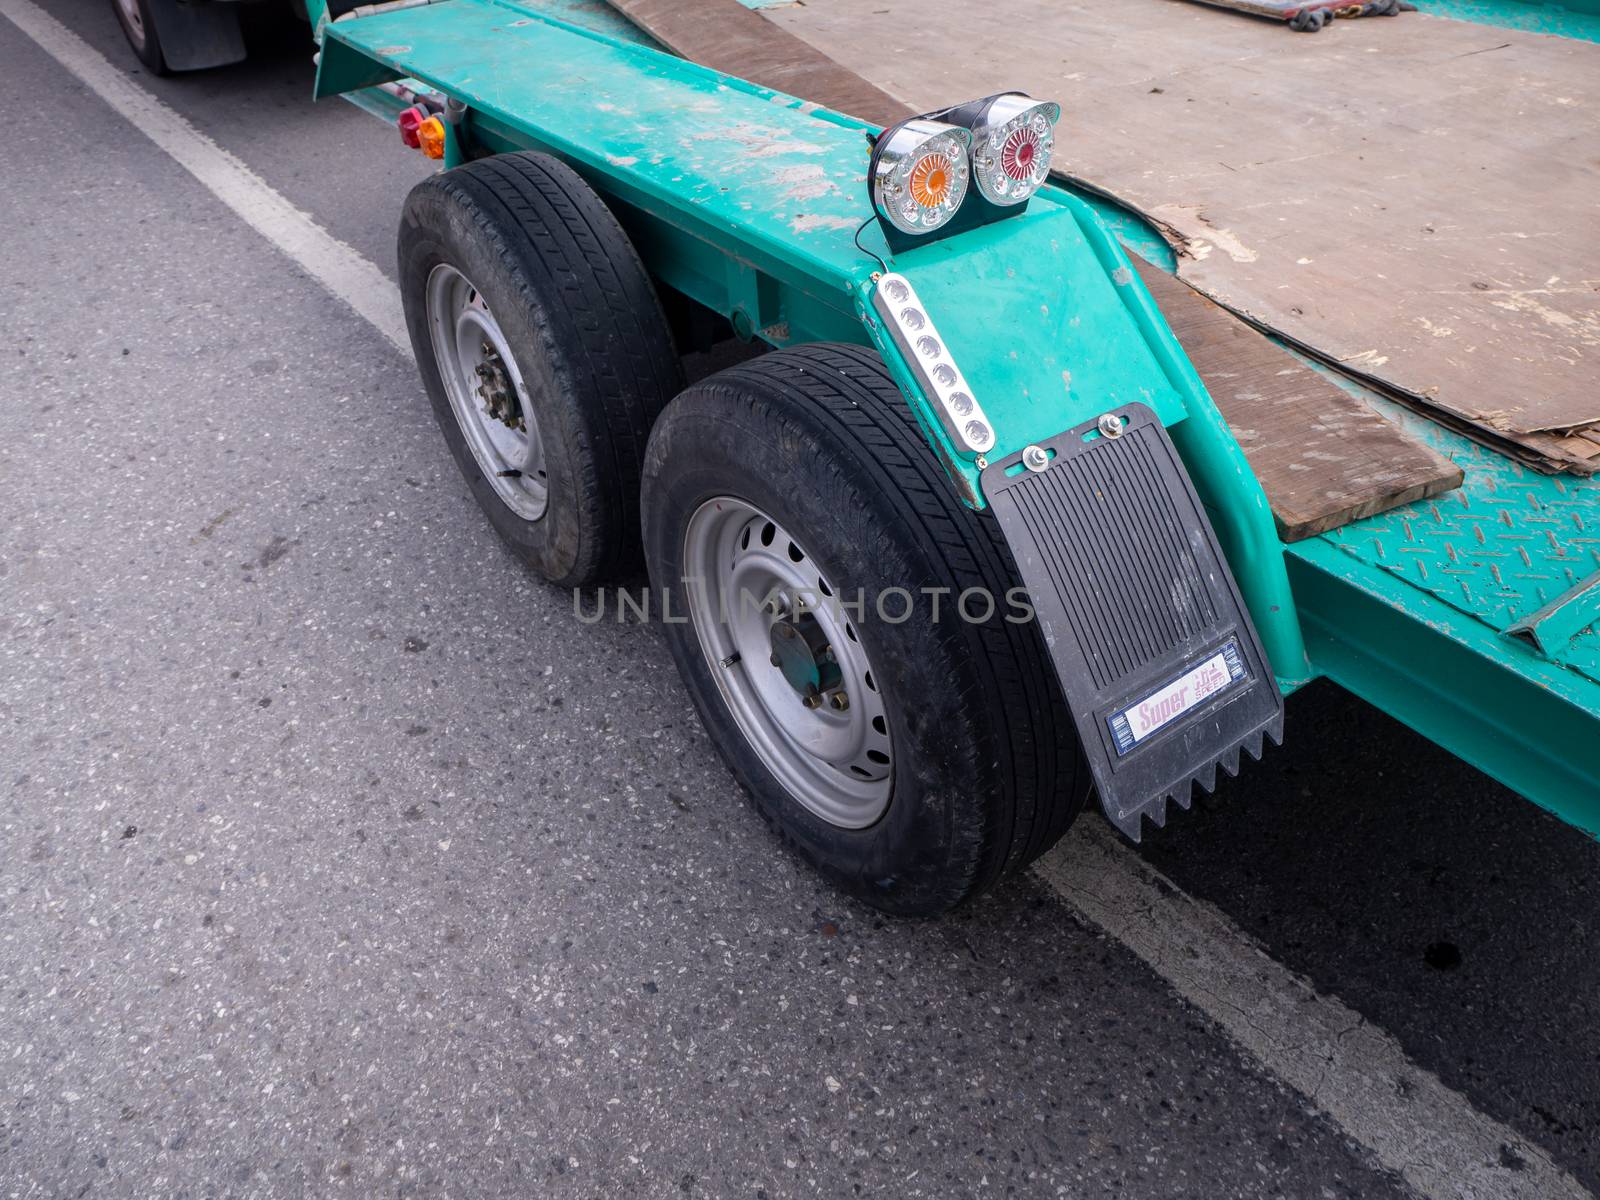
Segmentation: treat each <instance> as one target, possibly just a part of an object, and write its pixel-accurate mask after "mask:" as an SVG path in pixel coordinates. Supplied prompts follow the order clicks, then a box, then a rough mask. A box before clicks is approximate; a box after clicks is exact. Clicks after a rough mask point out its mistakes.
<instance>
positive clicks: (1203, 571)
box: [983, 404, 1283, 841]
mask: <svg viewBox="0 0 1600 1200" xmlns="http://www.w3.org/2000/svg"><path fill="white" fill-rule="evenodd" d="M1108 418H1112V419H1111V420H1109V421H1108ZM1119 423H1120V424H1119ZM1105 429H1109V430H1110V432H1111V434H1112V436H1107V434H1106V433H1105V432H1102V430H1105ZM1040 450H1042V451H1043V456H1041V455H1040V454H1038V453H1036V451H1040ZM983 489H984V494H985V496H987V498H988V500H989V503H990V504H991V505H992V506H993V508H994V512H995V516H996V517H997V518H998V519H999V522H1000V528H1001V530H1002V532H1003V533H1004V535H1005V539H1006V542H1007V543H1008V544H1009V545H1010V547H1011V552H1012V555H1013V556H1014V557H1015V558H1016V561H1017V567H1018V569H1019V570H1020V571H1021V573H1022V581H1023V583H1024V584H1025V585H1026V586H1027V588H1028V591H1029V593H1030V595H1031V597H1032V601H1033V605H1034V609H1035V612H1036V614H1037V620H1038V621H1039V623H1040V628H1041V631H1042V632H1043V634H1044V639H1045V643H1046V645H1047V646H1048V647H1049V649H1050V654H1051V657H1052V659H1053V660H1054V663H1055V668H1056V674H1057V676H1058V677H1059V678H1060V680H1061V687H1062V690H1063V692H1064V693H1065V694H1066V698H1067V706H1068V708H1069V709H1070V710H1071V711H1072V716H1073V719H1074V720H1075V721H1076V722H1077V726H1078V734H1079V736H1080V737H1081V738H1082V741H1083V749H1084V754H1085V756H1086V757H1087V758H1088V760H1089V765H1090V767H1091V769H1092V770H1093V773H1094V781H1095V784H1096V786H1097V787H1098V789H1099V792H1100V803H1101V804H1102V806H1104V808H1105V811H1106V815H1107V816H1108V817H1110V818H1111V820H1112V822H1113V823H1114V824H1115V825H1116V826H1117V827H1118V828H1119V829H1121V830H1122V832H1123V833H1125V834H1127V835H1128V836H1129V837H1131V838H1133V839H1134V840H1135V841H1137V840H1138V838H1139V833H1140V822H1141V818H1142V817H1144V816H1149V817H1150V819H1151V820H1153V821H1154V822H1155V823H1156V824H1157V825H1163V824H1165V823H1166V811H1167V810H1166V804H1167V800H1168V799H1169V798H1170V799H1173V800H1176V801H1177V802H1178V803H1179V804H1180V805H1182V806H1183V807H1184V808H1188V807H1189V801H1190V794H1191V790H1192V788H1193V785H1194V784H1195V783H1197V782H1198V783H1199V784H1200V785H1201V786H1202V787H1204V788H1205V789H1206V790H1207V791H1208V792H1209V791H1210V790H1211V789H1212V788H1213V787H1214V786H1215V783H1216V774H1217V767H1218V766H1221V767H1222V768H1223V770H1225V771H1227V772H1228V774H1230V775H1237V774H1238V772H1239V752H1240V751H1241V750H1246V751H1248V752H1249V753H1250V754H1251V756H1252V757H1255V758H1260V757H1261V746H1262V738H1263V737H1264V736H1270V737H1271V738H1272V740H1273V741H1274V742H1281V741H1282V740H1283V697H1282V695H1281V694H1280V693H1279V691H1278V685H1277V681H1276V680H1275V679H1274V678H1273V675H1272V670H1271V667H1270V666H1269V664H1268V663H1267V658H1266V654H1265V653H1264V652H1263V650H1262V648H1261V643H1260V641H1259V640H1258V639H1257V637H1256V632H1255V628H1254V626H1252V625H1251V623H1250V615H1249V613H1248V612H1247V611H1246V609H1245V607H1244V602H1243V600H1242V599H1241V598H1240V595H1239V588H1238V585H1237V584H1236V583H1235V582H1234V579H1233V575H1232V573H1231V572H1230V571H1229V570H1228V566H1227V562H1226V561H1225V560H1224V558H1223V557H1222V552H1221V550H1220V549H1219V548H1218V546H1217V539H1216V534H1215V533H1214V532H1213V531H1212V528H1211V523H1210V522H1209V521H1208V520H1207V519H1206V516H1205V512H1204V510H1203V509H1202V508H1201V505H1200V500H1199V498H1198V497H1197V496H1196V494H1195V491H1194V486H1193V484H1191V483H1190V482H1189V476H1188V473H1187V472H1186V471H1185V470H1184V469H1183V464H1182V462H1181V461H1180V460H1179V458H1178V454H1177V451H1176V450H1175V449H1174V448H1173V445H1172V441H1171V439H1170V438H1168V437H1167V432H1166V430H1165V429H1163V428H1162V427H1161V422H1160V421H1159V420H1158V419H1157V417H1156V415H1155V413H1153V412H1152V411H1151V410H1150V409H1149V408H1147V407H1145V406H1144V405H1142V404H1131V405H1126V406H1123V407H1121V408H1118V409H1116V410H1115V412H1114V413H1111V414H1107V416H1106V417H1102V418H1100V419H1099V420H1098V421H1091V422H1088V423H1087V424H1084V425H1080V426H1079V427H1078V428H1076V429H1069V430H1068V431H1067V432H1065V433H1062V434H1058V435H1056V436H1055V437H1053V438H1051V439H1049V440H1048V441H1045V442H1041V443H1039V445H1038V446H1037V447H1029V448H1028V450H1026V451H1024V452H1023V453H1021V454H1014V455H1011V456H1010V457H1008V458H1005V459H1001V460H1000V461H998V462H996V463H993V464H992V465H990V466H989V467H988V468H986V469H985V470H984V472H983Z"/></svg>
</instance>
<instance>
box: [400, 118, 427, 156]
mask: <svg viewBox="0 0 1600 1200" xmlns="http://www.w3.org/2000/svg"><path fill="white" fill-rule="evenodd" d="M426 119H427V114H426V113H424V112H423V111H422V110H421V109H420V108H408V109H406V110H405V111H404V112H402V113H401V114H400V115H399V116H398V117H396V118H395V121H394V123H395V124H396V125H398V126H399V127H400V140H401V141H402V142H404V143H405V144H406V145H408V146H410V147H411V148H412V149H413V150H419V149H421V148H422V141H421V139H420V138H419V137H418V136H417V130H418V129H420V128H421V127H422V122H423V121H424V120H426Z"/></svg>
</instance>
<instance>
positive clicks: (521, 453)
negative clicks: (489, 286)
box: [424, 263, 550, 521]
mask: <svg viewBox="0 0 1600 1200" xmlns="http://www.w3.org/2000/svg"><path fill="white" fill-rule="evenodd" d="M424 298H425V303H426V305H427V313H428V335H429V340H430V341H431V342H432V344H433V354H434V360H435V362H436V363H437V365H438V369H439V378H440V382H441V383H443V384H444V390H445V394H446V395H447V396H448V397H449V400H450V409H451V412H452V413H454V415H455V418H456V423H457V424H458V425H459V426H460V428H461V435H462V437H463V438H464V439H465V441H466V443H467V448H468V449H469V450H471V451H472V457H473V459H474V460H475V461H476V462H477V464H478V467H479V469H480V470H481V471H482V472H483V475H484V478H485V479H487V480H488V481H489V485H490V486H491V487H493V488H494V491H495V494H496V495H497V496H498V497H499V498H500V499H501V500H502V501H504V503H505V504H506V506H507V507H508V508H510V509H511V511H512V512H514V513H515V514H516V515H517V516H519V517H521V518H522V519H523V520H525V521H537V520H538V519H539V518H541V517H542V516H544V514H545V509H546V508H547V507H548V505H549V499H550V490H549V479H548V472H547V470H546V467H545V452H544V442H543V439H542V438H541V437H540V435H539V406H538V404H537V403H536V402H535V401H534V400H533V399H532V397H531V396H530V393H529V390H528V384H529V382H530V380H529V379H528V378H524V376H523V375H522V373H521V371H520V369H519V368H518V365H517V360H516V356H515V355H513V354H512V352H511V347H510V345H509V343H508V342H507V341H506V335H505V333H504V331H502V330H501V328H500V323H499V322H498V321H496V320H495V316H494V313H493V312H491V311H490V310H489V305H488V302H487V301H486V300H485V299H484V298H483V295H482V293H480V292H479V291H478V289H477V288H476V287H474V286H473V284H472V282H471V281H470V280H469V279H468V278H467V277H466V276H465V275H463V274H462V273H461V272H460V271H458V270H456V268H455V267H453V266H451V265H450V264H448V263H439V264H438V265H437V266H435V267H434V268H433V270H432V271H431V272H429V274H428V282H427V285H426V291H425V293H424ZM535 378H536V377H535Z"/></svg>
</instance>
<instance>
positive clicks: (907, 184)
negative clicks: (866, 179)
mask: <svg viewBox="0 0 1600 1200" xmlns="http://www.w3.org/2000/svg"><path fill="white" fill-rule="evenodd" d="M971 143H972V134H971V133H969V132H968V131H967V130H965V129H961V128H959V127H957V126H954V125H946V124H944V123H942V122H940V121H928V120H923V119H921V118H913V119H912V120H910V121H903V122H901V123H900V124H899V125H895V126H893V127H891V128H890V129H888V130H887V131H885V133H884V134H883V136H882V137H880V138H879V139H878V140H877V143H876V144H875V146H874V147H873V151H872V164H871V167H870V169H869V176H870V178H871V180H872V204H873V207H874V208H876V209H877V210H878V215H879V216H881V217H882V218H883V219H884V220H886V221H887V222H888V223H889V224H890V225H891V226H893V227H894V228H895V229H897V230H899V231H900V232H901V233H906V234H911V235H913V236H917V235H921V234H925V233H932V232H933V231H934V230H935V229H938V228H939V227H940V226H941V225H944V224H945V223H946V222H948V221H949V220H950V218H951V217H953V216H955V215H956V211H957V210H958V209H960V207H961V202H962V201H963V200H965V199H966V196H967V183H968V180H969V179H970V177H971V175H972V167H971V162H970V159H969V156H968V147H969V146H970V145H971Z"/></svg>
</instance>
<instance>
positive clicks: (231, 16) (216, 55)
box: [150, 0, 245, 71]
mask: <svg viewBox="0 0 1600 1200" xmlns="http://www.w3.org/2000/svg"><path fill="white" fill-rule="evenodd" d="M150 16H151V17H152V18H153V19H154V21H155V25H156V35H157V36H158V38H159V39H160V42H161V57H162V58H164V59H165V60H166V63H167V67H168V69H169V70H173V71H198V70H201V69H203V68H205V67H222V66H227V65H228V64H229V63H236V62H240V61H242V60H243V59H244V55H245V49H244V34H243V33H241V32H240V30H239V14H238V12H237V11H236V6H235V5H232V4H183V3H179V0H150Z"/></svg>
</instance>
